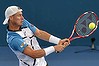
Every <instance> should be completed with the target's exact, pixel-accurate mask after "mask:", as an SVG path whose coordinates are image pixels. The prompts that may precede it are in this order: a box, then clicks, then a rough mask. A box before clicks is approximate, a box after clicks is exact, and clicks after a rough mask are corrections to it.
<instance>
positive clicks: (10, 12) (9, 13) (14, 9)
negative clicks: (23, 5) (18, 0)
mask: <svg viewBox="0 0 99 66" xmlns="http://www.w3.org/2000/svg"><path fill="white" fill-rule="evenodd" d="M19 11H22V9H20V8H19V7H18V6H10V7H8V8H7V9H6V11H5V20H4V22H3V24H4V25H5V24H8V20H9V17H10V16H12V15H14V14H16V13H17V12H19Z"/></svg>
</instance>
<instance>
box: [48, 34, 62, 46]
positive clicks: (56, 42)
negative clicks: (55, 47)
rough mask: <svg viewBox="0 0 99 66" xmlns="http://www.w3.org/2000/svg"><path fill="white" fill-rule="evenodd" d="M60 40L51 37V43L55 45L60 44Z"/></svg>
mask: <svg viewBox="0 0 99 66" xmlns="http://www.w3.org/2000/svg"><path fill="white" fill-rule="evenodd" d="M60 40H61V39H60V38H57V37H55V36H53V35H51V36H50V38H49V42H51V43H54V44H58V43H59V41H60Z"/></svg>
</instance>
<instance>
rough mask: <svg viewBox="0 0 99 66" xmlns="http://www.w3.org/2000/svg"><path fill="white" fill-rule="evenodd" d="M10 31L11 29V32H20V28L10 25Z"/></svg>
mask: <svg viewBox="0 0 99 66" xmlns="http://www.w3.org/2000/svg"><path fill="white" fill-rule="evenodd" d="M8 29H9V30H12V31H18V30H20V26H16V25H15V26H13V25H9V27H8Z"/></svg>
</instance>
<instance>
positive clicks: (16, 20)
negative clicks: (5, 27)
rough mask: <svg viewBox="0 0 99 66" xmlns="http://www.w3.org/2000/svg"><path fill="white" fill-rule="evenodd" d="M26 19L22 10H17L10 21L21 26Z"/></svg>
mask: <svg viewBox="0 0 99 66" xmlns="http://www.w3.org/2000/svg"><path fill="white" fill-rule="evenodd" d="M23 20H24V17H23V15H22V12H21V11H20V12H17V13H16V14H14V15H12V16H11V18H10V21H11V23H12V24H13V25H15V26H21V25H22V22H23Z"/></svg>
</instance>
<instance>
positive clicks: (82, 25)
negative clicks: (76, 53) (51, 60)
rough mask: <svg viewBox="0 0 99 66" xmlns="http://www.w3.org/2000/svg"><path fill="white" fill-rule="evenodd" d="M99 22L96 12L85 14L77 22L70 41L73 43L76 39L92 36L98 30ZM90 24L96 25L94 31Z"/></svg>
mask: <svg viewBox="0 0 99 66" xmlns="http://www.w3.org/2000/svg"><path fill="white" fill-rule="evenodd" d="M98 22H99V20H98V16H97V15H96V14H95V13H94V12H92V11H88V12H85V13H83V14H82V15H81V16H80V17H79V18H78V19H77V20H76V23H75V24H74V29H73V31H72V33H71V35H70V37H69V40H70V41H73V40H74V39H77V38H85V37H88V36H90V35H91V34H92V33H94V32H95V30H96V29H97V27H98ZM90 23H94V24H95V27H94V29H90V28H89V24H90Z"/></svg>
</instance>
